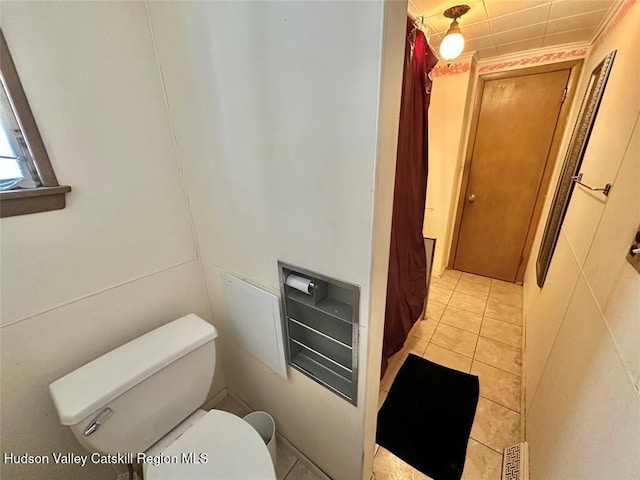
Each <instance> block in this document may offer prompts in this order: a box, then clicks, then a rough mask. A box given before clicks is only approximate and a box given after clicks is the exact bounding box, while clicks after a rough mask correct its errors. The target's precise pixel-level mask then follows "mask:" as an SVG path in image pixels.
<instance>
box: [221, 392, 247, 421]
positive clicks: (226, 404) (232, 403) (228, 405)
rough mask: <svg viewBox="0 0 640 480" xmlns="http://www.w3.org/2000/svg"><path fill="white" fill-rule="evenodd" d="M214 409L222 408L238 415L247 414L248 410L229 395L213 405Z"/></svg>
mask: <svg viewBox="0 0 640 480" xmlns="http://www.w3.org/2000/svg"><path fill="white" fill-rule="evenodd" d="M215 409H216V410H224V411H225V412H229V413H233V414H234V415H237V416H238V417H244V416H245V415H248V414H249V412H250V410H248V409H247V408H245V407H244V405H242V404H241V403H240V402H238V401H237V400H236V399H235V398H233V397H232V396H231V395H229V396H227V397H225V398H224V400H222V401H221V402H220V403H218V404H217V405H216V406H215Z"/></svg>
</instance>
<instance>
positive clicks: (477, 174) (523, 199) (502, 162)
mask: <svg viewBox="0 0 640 480" xmlns="http://www.w3.org/2000/svg"><path fill="white" fill-rule="evenodd" d="M570 73H571V69H570V68H567V69H564V70H559V71H548V72H543V73H535V74H525V75H520V76H511V77H508V78H498V79H493V80H486V81H485V82H484V88H483V89H482V97H481V103H480V111H479V114H478V117H477V128H476V133H475V139H474V140H473V147H472V148H473V150H472V156H471V162H470V168H469V173H468V180H467V185H466V190H465V194H464V200H463V201H462V202H463V203H462V208H463V210H462V216H461V220H460V224H459V227H458V229H457V230H458V240H457V246H456V247H455V257H454V262H453V264H454V268H455V269H457V270H462V271H465V272H471V273H475V274H478V275H484V276H487V277H492V278H497V279H501V280H506V281H509V282H513V281H515V280H516V276H517V273H518V269H519V267H520V265H521V263H522V261H523V257H524V248H525V243H526V241H527V235H528V233H529V229H530V228H531V223H532V218H533V215H534V210H535V207H536V202H537V200H538V196H539V194H540V190H541V188H540V187H541V182H542V179H543V174H544V172H545V166H546V164H547V160H548V157H549V152H550V150H551V146H552V142H553V140H554V134H555V131H556V126H557V124H558V118H559V115H560V110H561V107H562V103H563V101H564V97H565V96H566V88H567V84H568V81H569V77H570ZM543 194H544V193H542V195H543Z"/></svg>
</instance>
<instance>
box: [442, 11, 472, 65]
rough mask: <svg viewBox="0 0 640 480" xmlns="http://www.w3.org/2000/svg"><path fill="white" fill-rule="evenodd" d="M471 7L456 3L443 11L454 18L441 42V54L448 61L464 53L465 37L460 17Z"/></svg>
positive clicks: (448, 16) (445, 14)
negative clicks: (460, 25) (459, 24)
mask: <svg viewBox="0 0 640 480" xmlns="http://www.w3.org/2000/svg"><path fill="white" fill-rule="evenodd" d="M470 9H471V7H469V5H456V6H455V7H451V8H447V9H446V10H445V11H444V13H443V15H444V16H445V17H447V18H453V22H451V26H450V27H449V30H447V33H446V34H445V36H444V38H443V39H442V43H441V44H440V56H441V57H442V58H443V59H444V60H446V61H447V62H450V61H451V60H453V59H454V58H456V57H457V56H458V55H460V54H461V53H462V49H463V48H464V37H463V36H462V32H461V31H460V27H459V26H458V18H460V17H461V16H462V15H464V14H465V13H467V12H468V11H469V10H470Z"/></svg>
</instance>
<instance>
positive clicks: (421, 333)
mask: <svg viewBox="0 0 640 480" xmlns="http://www.w3.org/2000/svg"><path fill="white" fill-rule="evenodd" d="M437 326H438V322H436V321H435V320H418V321H417V322H416V323H415V325H414V326H413V328H412V329H411V335H413V336H415V337H418V338H421V339H423V340H425V341H427V342H428V341H429V340H431V337H432V335H433V332H435V330H436V327H437ZM425 348H426V346H425Z"/></svg>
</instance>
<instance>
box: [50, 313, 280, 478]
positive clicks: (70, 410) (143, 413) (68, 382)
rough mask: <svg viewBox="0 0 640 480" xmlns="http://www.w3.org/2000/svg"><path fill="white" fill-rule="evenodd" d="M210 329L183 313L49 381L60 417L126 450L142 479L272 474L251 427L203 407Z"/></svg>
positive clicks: (210, 369) (97, 440) (93, 445)
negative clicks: (175, 318)
mask: <svg viewBox="0 0 640 480" xmlns="http://www.w3.org/2000/svg"><path fill="white" fill-rule="evenodd" d="M216 337H217V331H216V329H215V328H214V327H213V326H212V325H210V324H209V323H207V322H205V321H204V320H202V319H201V318H200V317H198V316H196V315H194V314H189V315H186V316H184V317H182V318H179V319H178V320H175V321H173V322H171V323H168V324H166V325H164V326H162V327H160V328H156V329H155V330H152V331H151V332H149V333H147V334H145V335H143V336H141V337H138V338H136V339H134V340H132V341H130V342H128V343H126V344H124V345H122V346H120V347H118V348H116V349H115V350H112V351H111V352H108V353H106V354H104V355H103V356H101V357H99V358H97V359H95V360H93V361H92V362H89V363H87V364H86V365H84V366H82V367H80V368H78V369H77V370H74V371H73V372H71V373H69V374H67V375H65V376H64V377H62V378H60V379H59V380H56V381H55V382H53V383H52V384H51V385H49V391H50V393H51V397H52V399H53V403H54V404H55V407H56V410H57V412H58V416H59V417H60V422H61V423H62V424H63V425H67V426H69V427H70V428H71V431H72V432H73V434H74V435H75V436H76V438H77V439H78V441H79V442H80V444H81V445H82V446H84V447H85V448H86V449H87V450H89V451H90V452H96V453H101V454H112V455H118V454H126V453H129V454H131V455H132V458H133V460H134V461H139V462H141V463H142V465H143V471H144V474H145V479H148V480H161V479H171V480H183V479H190V480H191V479H194V480H197V479H207V480H215V479H219V480H234V479H238V480H240V479H242V480H248V479H251V480H274V479H275V478H276V477H275V471H274V465H273V462H272V460H271V457H270V455H269V451H268V449H267V446H266V445H265V443H264V441H263V440H262V438H261V437H260V435H259V434H258V432H257V431H256V430H255V429H254V428H253V427H252V426H251V425H249V423H247V422H246V421H244V420H243V419H241V418H240V417H237V416H235V415H233V414H231V413H228V412H223V411H220V410H211V411H209V412H206V411H204V410H200V409H199V407H200V406H201V405H202V404H203V403H204V402H205V401H206V398H207V394H208V392H209V388H210V386H211V381H212V379H213V373H214V371H215V364H216V355H215V353H216V349H215V339H216Z"/></svg>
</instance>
